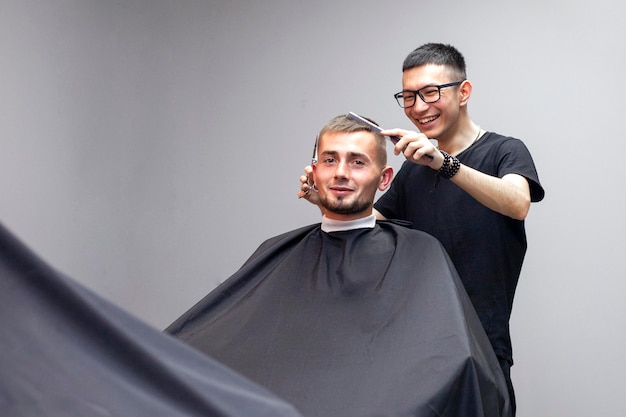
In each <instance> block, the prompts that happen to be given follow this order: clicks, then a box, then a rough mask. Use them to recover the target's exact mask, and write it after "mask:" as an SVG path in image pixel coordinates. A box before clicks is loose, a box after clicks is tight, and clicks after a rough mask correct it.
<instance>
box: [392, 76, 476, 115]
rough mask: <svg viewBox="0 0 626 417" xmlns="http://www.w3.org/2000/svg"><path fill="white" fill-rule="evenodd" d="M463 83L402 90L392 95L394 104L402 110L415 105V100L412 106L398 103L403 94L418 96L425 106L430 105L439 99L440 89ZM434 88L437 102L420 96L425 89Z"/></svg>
mask: <svg viewBox="0 0 626 417" xmlns="http://www.w3.org/2000/svg"><path fill="white" fill-rule="evenodd" d="M463 82H465V80H463V81H455V82H453V83H447V84H440V85H426V86H424V87H422V88H420V89H419V90H402V91H400V92H398V93H396V94H394V95H393V97H394V98H395V99H396V102H397V103H398V105H399V106H400V107H401V108H403V109H409V108H411V107H413V106H415V103H417V100H414V101H413V104H411V105H410V106H404V105H403V104H401V103H400V98H401V96H400V95H401V94H403V93H413V94H415V95H416V96H419V98H420V99H421V100H422V101H423V102H424V103H426V104H432V103H436V102H438V101H439V100H440V99H441V89H442V88H447V87H454V86H456V85H460V84H463ZM433 87H434V88H436V89H437V93H439V96H438V97H437V100H434V101H426V99H425V98H424V96H423V95H422V90H423V89H425V88H433Z"/></svg>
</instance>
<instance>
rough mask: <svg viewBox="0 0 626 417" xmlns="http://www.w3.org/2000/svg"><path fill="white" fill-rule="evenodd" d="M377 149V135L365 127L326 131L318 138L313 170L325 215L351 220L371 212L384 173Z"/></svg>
mask: <svg viewBox="0 0 626 417" xmlns="http://www.w3.org/2000/svg"><path fill="white" fill-rule="evenodd" d="M376 152H377V148H376V138H375V136H374V135H373V134H372V133H370V132H367V131H358V132H352V133H345V132H329V133H326V134H324V135H323V136H322V137H321V138H320V140H319V144H318V163H317V164H316V165H314V166H313V173H314V179H315V186H316V187H317V189H318V191H319V198H320V203H321V204H322V206H323V207H324V208H325V209H326V216H327V217H329V218H332V219H336V220H354V219H358V218H361V217H366V216H369V215H370V214H372V206H373V203H374V198H375V196H376V190H378V189H379V188H380V189H382V188H381V187H383V186H382V185H381V183H382V182H383V177H385V176H386V175H383V172H384V168H385V167H381V166H379V165H378V164H377V162H376V156H377V154H376ZM384 188H386V186H385V187H384Z"/></svg>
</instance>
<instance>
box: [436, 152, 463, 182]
mask: <svg viewBox="0 0 626 417" xmlns="http://www.w3.org/2000/svg"><path fill="white" fill-rule="evenodd" d="M440 152H441V154H442V155H443V165H441V168H439V171H437V175H440V176H441V177H443V178H445V179H447V180H449V179H450V178H452V177H454V176H455V175H456V173H457V172H459V168H461V162H460V161H459V160H458V158H457V157H456V156H452V155H450V154H449V153H448V152H445V151H441V150H440Z"/></svg>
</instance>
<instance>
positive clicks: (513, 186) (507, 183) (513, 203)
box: [382, 129, 530, 220]
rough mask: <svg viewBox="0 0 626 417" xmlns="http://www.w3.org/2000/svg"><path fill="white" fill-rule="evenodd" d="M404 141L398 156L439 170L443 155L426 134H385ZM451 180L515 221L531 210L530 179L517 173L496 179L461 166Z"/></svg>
mask: <svg viewBox="0 0 626 417" xmlns="http://www.w3.org/2000/svg"><path fill="white" fill-rule="evenodd" d="M382 133H383V134H394V135H398V136H401V137H402V139H401V140H400V141H399V142H398V143H397V144H396V147H395V149H394V152H395V154H396V155H399V154H400V153H402V154H404V157H405V158H406V159H407V160H409V161H411V162H413V163H415V164H420V165H426V166H429V167H430V168H432V169H434V170H436V171H438V170H439V169H441V167H442V166H443V163H444V155H443V154H442V153H441V152H440V151H439V150H438V149H437V148H436V147H435V145H433V143H432V142H431V141H430V140H429V139H428V138H427V137H426V136H425V135H423V134H421V133H418V132H412V131H404V130H400V129H394V130H388V131H383V132H382ZM448 181H452V182H453V183H455V184H456V185H458V186H459V187H460V188H461V189H463V190H464V191H465V192H467V193H468V194H469V195H471V196H472V197H474V198H475V199H476V200H477V201H478V202H479V203H481V204H482V205H484V206H485V207H487V208H489V209H491V210H493V211H496V212H498V213H500V214H503V215H505V216H509V217H511V218H513V219H517V220H524V219H525V218H526V216H527V215H528V211H529V210H530V186H529V184H528V180H526V178H524V177H523V176H521V175H518V174H507V175H505V176H503V177H502V178H498V177H494V176H491V175H488V174H485V173H483V172H480V171H478V170H475V169H473V168H470V167H468V166H466V165H463V164H461V165H460V167H459V169H458V171H457V172H456V174H455V175H454V176H453V177H452V178H450V179H449V180H448Z"/></svg>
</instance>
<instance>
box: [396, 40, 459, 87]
mask: <svg viewBox="0 0 626 417" xmlns="http://www.w3.org/2000/svg"><path fill="white" fill-rule="evenodd" d="M428 64H432V65H443V66H445V67H447V68H448V69H449V70H450V71H451V73H452V76H453V77H455V78H457V79H456V80H455V81H464V80H465V79H467V74H466V70H465V58H463V55H462V54H461V53H460V52H459V51H458V49H456V48H455V47H454V46H452V45H446V44H443V43H427V44H424V45H422V46H420V47H419V48H417V49H415V50H414V51H413V52H411V53H410V54H409V55H408V56H407V57H406V58H405V60H404V63H403V64H402V72H404V71H406V70H408V69H411V68H415V67H419V66H422V65H428Z"/></svg>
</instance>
